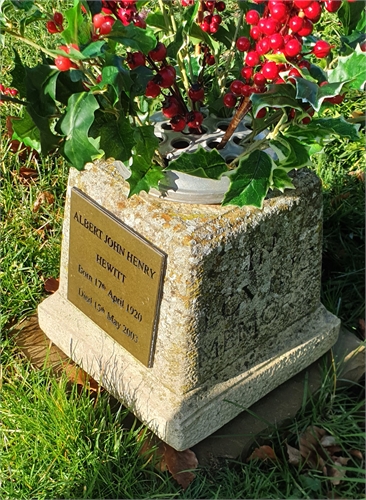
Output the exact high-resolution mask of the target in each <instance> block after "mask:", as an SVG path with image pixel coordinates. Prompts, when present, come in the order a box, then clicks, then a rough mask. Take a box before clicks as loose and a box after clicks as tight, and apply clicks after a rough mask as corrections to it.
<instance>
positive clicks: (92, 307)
mask: <svg viewBox="0 0 366 500" xmlns="http://www.w3.org/2000/svg"><path fill="white" fill-rule="evenodd" d="M165 266H166V254H165V253H164V252H162V251H161V250H159V249H158V248H156V247H155V246H154V245H153V244H152V243H149V242H148V241H147V240H146V239H145V238H143V237H142V236H141V235H139V234H138V233H136V232H135V231H133V230H132V229H131V228H129V227H128V226H126V225H125V224H124V223H123V222H121V221H120V220H119V219H118V218H117V217H115V216H114V215H113V214H112V213H110V212H108V211H107V210H105V209H104V208H103V207H101V206H100V205H98V204H97V203H96V202H95V201H94V200H92V199H91V198H89V196H87V195H86V194H84V193H83V192H82V191H80V190H79V189H77V188H73V189H72V191H71V210H70V245H69V271H68V280H69V281H68V290H67V294H68V295H67V298H68V300H69V301H70V302H72V303H73V304H74V305H75V306H76V307H77V308H78V309H80V311H82V312H83V313H84V314H85V315H86V316H88V317H89V318H90V319H91V320H92V321H94V323H96V324H97V325H98V326H99V327H100V328H102V329H103V330H104V331H105V332H106V333H108V335H110V336H111V337H112V338H113V339H114V340H116V341H117V342H118V343H119V344H120V345H121V346H122V347H124V348H125V349H126V350H127V351H128V352H130V353H131V354H132V355H133V356H135V358H137V359H138V360H139V361H141V363H143V364H144V365H146V366H148V367H151V366H152V363H153V355H154V348H155V337H156V331H157V327H158V319H159V309H160V301H161V296H162V291H163V280H164V274H165Z"/></svg>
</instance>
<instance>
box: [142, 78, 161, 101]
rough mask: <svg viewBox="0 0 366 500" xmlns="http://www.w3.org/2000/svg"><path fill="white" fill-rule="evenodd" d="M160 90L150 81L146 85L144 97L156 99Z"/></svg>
mask: <svg viewBox="0 0 366 500" xmlns="http://www.w3.org/2000/svg"><path fill="white" fill-rule="evenodd" d="M160 92H161V90H160V87H159V85H158V84H157V83H155V82H154V81H153V80H150V81H149V82H147V85H146V90H145V95H146V97H153V98H155V97H157V96H158V95H159V94H160Z"/></svg>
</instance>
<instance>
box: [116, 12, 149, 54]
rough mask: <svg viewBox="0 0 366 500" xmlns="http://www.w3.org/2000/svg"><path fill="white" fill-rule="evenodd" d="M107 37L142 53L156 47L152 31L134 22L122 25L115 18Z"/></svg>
mask: <svg viewBox="0 0 366 500" xmlns="http://www.w3.org/2000/svg"><path fill="white" fill-rule="evenodd" d="M108 38H109V39H111V40H114V41H115V42H117V43H121V44H122V45H125V46H126V47H131V48H132V49H135V50H140V51H141V52H143V53H144V54H147V53H148V52H150V50H152V49H154V48H155V47H156V43H157V42H156V38H155V35H154V33H153V31H152V30H151V29H149V28H146V29H142V28H138V27H137V26H135V25H134V24H132V23H131V24H128V25H127V26H123V24H122V23H121V21H119V20H117V21H116V22H115V23H114V24H113V28H112V31H111V32H110V34H109V35H108Z"/></svg>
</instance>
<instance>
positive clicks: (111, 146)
mask: <svg viewBox="0 0 366 500" xmlns="http://www.w3.org/2000/svg"><path fill="white" fill-rule="evenodd" d="M133 134H134V131H133V129H132V127H131V125H130V122H129V120H128V118H127V117H125V116H119V117H118V119H115V118H113V119H112V117H109V118H108V119H106V120H105V121H104V123H103V125H102V126H101V127H100V147H101V148H102V149H103V151H104V152H105V155H106V158H114V159H115V160H120V161H122V162H125V161H128V160H129V159H130V158H131V154H132V153H131V152H132V148H133V147H134V145H135V140H134V136H133Z"/></svg>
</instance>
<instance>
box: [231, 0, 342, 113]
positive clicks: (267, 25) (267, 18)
mask: <svg viewBox="0 0 366 500" xmlns="http://www.w3.org/2000/svg"><path fill="white" fill-rule="evenodd" d="M254 1H255V3H257V4H260V3H265V8H264V11H263V14H262V15H260V14H259V12H258V11H257V10H255V9H251V10H249V11H247V13H246V15H245V20H246V22H247V24H249V25H250V32H249V37H245V36H241V37H239V38H238V39H237V40H236V48H237V50H238V51H239V52H242V53H243V56H244V57H243V62H244V66H243V68H242V69H241V75H240V76H241V78H242V79H237V80H234V81H233V82H232V83H231V85H230V91H229V92H228V93H227V94H225V96H224V104H225V106H227V107H229V108H233V107H235V106H236V105H237V104H238V103H239V104H241V103H242V102H243V100H244V99H246V100H248V98H249V96H250V95H251V94H253V93H263V92H265V91H266V90H267V89H268V84H269V83H275V84H282V83H285V80H284V78H285V79H286V81H287V82H290V83H293V84H294V83H295V78H296V77H300V76H301V69H303V68H307V69H309V68H310V63H309V61H308V60H307V59H305V58H304V55H307V54H304V53H303V37H307V36H309V35H311V33H312V32H313V27H314V24H315V23H317V22H318V21H319V20H320V17H321V14H322V10H323V8H325V9H326V10H328V11H329V12H336V11H337V10H338V9H339V7H340V6H341V3H342V2H341V1H338V0H326V1H321V2H320V1H315V0H268V1H267V0H266V2H264V0H254ZM331 49H332V46H331V45H330V44H329V43H328V42H326V41H324V40H319V41H317V42H316V43H315V45H314V47H313V49H312V51H311V53H312V54H313V55H314V56H315V57H317V58H324V57H327V56H328V54H329V53H330V51H331ZM267 54H282V55H283V56H284V57H285V59H286V60H287V61H288V62H287V63H286V62H284V63H278V62H274V61H270V60H268V59H267V58H266V55H267ZM259 113H260V116H259V115H257V117H258V118H259V117H262V116H264V115H265V113H266V111H265V110H261V111H260V112H259Z"/></svg>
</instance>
